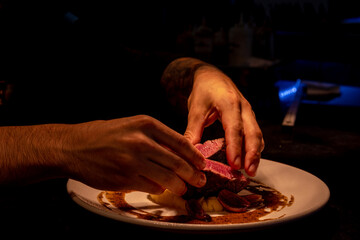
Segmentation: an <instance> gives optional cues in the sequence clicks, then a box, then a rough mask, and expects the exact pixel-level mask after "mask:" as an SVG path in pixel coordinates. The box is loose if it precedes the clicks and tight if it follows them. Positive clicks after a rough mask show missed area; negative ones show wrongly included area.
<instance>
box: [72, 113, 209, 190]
mask: <svg viewBox="0 0 360 240" xmlns="http://www.w3.org/2000/svg"><path fill="white" fill-rule="evenodd" d="M75 126H76V128H74V129H76V130H75V135H73V136H72V138H73V143H71V144H68V146H67V147H68V149H69V150H68V152H71V153H72V154H71V155H72V159H71V163H70V164H69V165H68V171H69V172H70V174H69V175H71V176H74V177H75V178H76V179H77V180H80V181H82V182H84V183H85V184H88V185H90V186H92V187H95V188H99V189H105V190H123V189H130V190H139V191H144V192H149V193H154V194H159V193H161V192H163V191H164V189H166V188H167V189H170V190H171V191H172V192H174V193H176V194H179V195H182V194H184V193H185V192H186V185H185V182H184V181H186V182H188V183H189V184H191V185H194V186H196V187H201V186H203V185H204V184H205V181H206V177H205V175H204V173H202V172H201V171H199V169H202V168H204V167H205V160H204V158H203V156H202V155H201V153H200V152H199V151H197V150H196V149H195V147H194V146H193V145H192V144H191V143H190V142H189V141H187V139H186V138H185V137H183V136H182V135H181V134H179V133H177V132H175V131H173V130H171V129H170V128H168V127H167V126H165V125H164V124H162V123H160V122H159V121H157V120H155V119H153V118H151V117H148V116H135V117H129V118H122V119H115V120H110V121H94V122H88V123H82V124H78V125H75Z"/></svg>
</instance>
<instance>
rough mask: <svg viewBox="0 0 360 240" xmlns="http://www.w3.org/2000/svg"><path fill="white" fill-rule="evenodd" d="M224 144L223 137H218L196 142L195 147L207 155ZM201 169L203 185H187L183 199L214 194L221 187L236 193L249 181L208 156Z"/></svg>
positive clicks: (217, 150) (212, 153)
mask: <svg viewBox="0 0 360 240" xmlns="http://www.w3.org/2000/svg"><path fill="white" fill-rule="evenodd" d="M202 145H205V146H202ZM224 145H225V141H224V139H223V138H220V139H215V140H209V141H206V142H205V143H204V144H197V145H196V147H197V149H199V151H200V152H201V153H203V154H204V156H205V157H207V156H209V155H210V156H212V155H214V154H215V153H217V152H219V151H220V150H222V149H224ZM202 171H203V172H204V173H205V175H206V179H207V181H206V184H205V186H203V187H201V188H196V187H193V186H191V185H188V191H187V192H186V193H185V194H184V196H183V198H184V199H191V198H199V197H203V196H205V197H207V196H214V195H216V194H217V193H218V192H219V191H220V190H221V189H228V190H230V191H232V192H235V193H237V192H239V191H241V190H242V189H243V188H245V187H246V186H247V185H248V183H249V180H248V179H247V178H246V177H245V176H244V175H243V174H242V173H241V172H240V171H237V170H233V169H232V168H231V167H230V166H229V165H226V164H224V163H221V162H218V161H214V160H211V159H208V158H206V166H205V168H204V169H203V170H202Z"/></svg>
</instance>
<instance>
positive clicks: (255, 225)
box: [66, 158, 330, 232]
mask: <svg viewBox="0 0 360 240" xmlns="http://www.w3.org/2000/svg"><path fill="white" fill-rule="evenodd" d="M263 161H265V162H268V163H270V164H276V165H282V166H283V167H284V166H285V167H290V168H293V169H295V170H296V171H300V172H302V173H303V174H308V175H310V176H311V177H312V178H314V179H316V180H317V181H318V182H319V183H320V184H321V185H322V187H324V190H325V191H324V195H323V200H322V201H321V202H319V203H318V204H316V205H314V206H312V207H311V208H309V209H307V210H306V211H303V212H299V213H297V214H293V215H290V216H286V217H285V218H277V219H271V220H268V221H261V222H251V223H235V224H191V223H172V222H162V221H156V220H147V219H139V218H132V217H128V216H125V215H121V214H116V213H115V214H114V213H113V212H110V211H109V210H107V209H101V208H98V207H95V206H93V205H91V204H89V203H87V202H86V201H84V200H82V199H81V198H79V197H78V196H79V195H78V194H77V193H75V192H74V191H73V190H72V184H82V185H85V186H87V185H86V184H84V183H81V182H79V181H77V180H73V179H68V182H67V185H66V188H67V192H68V194H69V195H70V197H71V198H72V200H73V201H74V202H76V203H77V204H78V205H79V206H81V207H83V208H85V209H86V210H88V211H90V212H93V213H96V214H98V215H101V216H103V217H107V218H110V219H113V220H116V221H121V222H124V223H129V224H135V225H139V226H144V227H150V228H156V229H161V230H172V231H189V232H194V231H200V232H219V231H244V230H246V231H251V230H255V229H260V228H267V227H269V226H273V225H278V224H282V223H286V222H290V221H294V220H296V219H300V218H303V217H305V216H308V215H310V214H313V213H315V212H317V211H319V210H320V209H322V208H323V207H324V206H325V205H326V204H327V202H328V201H329V198H330V189H329V187H328V186H327V185H326V183H325V182H324V181H322V180H321V179H320V178H318V177H317V176H315V175H313V174H312V173H309V172H307V171H305V170H302V169H300V168H297V167H294V166H291V165H288V164H285V163H281V162H277V161H273V160H268V159H264V158H261V160H260V162H263ZM87 187H89V186H87ZM89 188H92V187H89ZM92 189H94V190H98V191H104V190H100V189H95V188H92Z"/></svg>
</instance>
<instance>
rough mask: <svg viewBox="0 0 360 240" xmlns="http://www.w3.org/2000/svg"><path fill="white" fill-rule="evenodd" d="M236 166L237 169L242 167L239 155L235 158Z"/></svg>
mask: <svg viewBox="0 0 360 240" xmlns="http://www.w3.org/2000/svg"><path fill="white" fill-rule="evenodd" d="M234 167H235V169H236V170H238V169H240V168H241V157H237V158H235V160H234Z"/></svg>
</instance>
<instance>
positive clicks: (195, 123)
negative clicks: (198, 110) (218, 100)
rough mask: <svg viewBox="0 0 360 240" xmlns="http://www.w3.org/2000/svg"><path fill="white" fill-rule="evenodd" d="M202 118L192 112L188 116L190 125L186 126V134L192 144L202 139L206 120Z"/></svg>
mask: <svg viewBox="0 0 360 240" xmlns="http://www.w3.org/2000/svg"><path fill="white" fill-rule="evenodd" d="M201 119H202V118H201V117H197V116H193V115H191V114H189V116H188V125H187V127H186V130H185V133H184V136H185V138H187V139H188V140H189V141H190V142H191V143H192V144H196V143H199V142H200V141H201V136H202V134H203V131H204V122H203V121H202V120H201Z"/></svg>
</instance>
